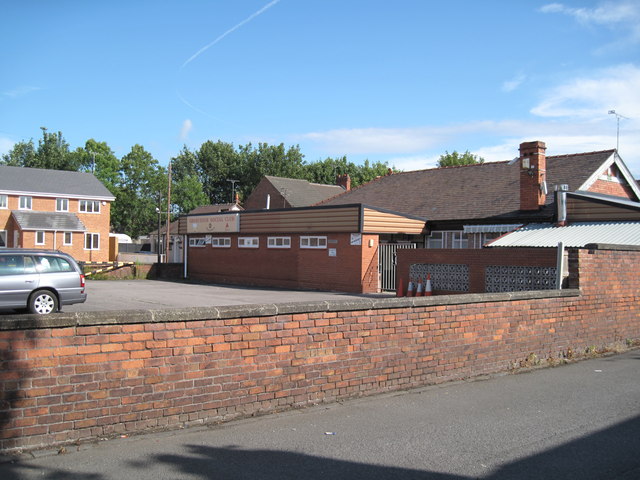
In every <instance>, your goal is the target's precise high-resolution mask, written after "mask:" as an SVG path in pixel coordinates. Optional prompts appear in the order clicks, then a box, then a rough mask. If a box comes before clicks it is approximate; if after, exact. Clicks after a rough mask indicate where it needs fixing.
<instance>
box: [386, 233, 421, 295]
mask: <svg viewBox="0 0 640 480" xmlns="http://www.w3.org/2000/svg"><path fill="white" fill-rule="evenodd" d="M399 248H417V244H415V243H381V244H380V245H379V246H378V274H379V277H380V290H382V291H383V292H395V291H396V263H397V262H396V252H397V251H398V249H399Z"/></svg>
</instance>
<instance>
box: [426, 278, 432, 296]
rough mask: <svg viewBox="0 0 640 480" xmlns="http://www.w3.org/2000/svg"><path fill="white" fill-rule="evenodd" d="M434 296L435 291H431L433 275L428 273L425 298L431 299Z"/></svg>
mask: <svg viewBox="0 0 640 480" xmlns="http://www.w3.org/2000/svg"><path fill="white" fill-rule="evenodd" d="M431 295H433V291H432V289H431V274H430V273H427V284H426V285H425V287H424V296H425V297H430V296H431Z"/></svg>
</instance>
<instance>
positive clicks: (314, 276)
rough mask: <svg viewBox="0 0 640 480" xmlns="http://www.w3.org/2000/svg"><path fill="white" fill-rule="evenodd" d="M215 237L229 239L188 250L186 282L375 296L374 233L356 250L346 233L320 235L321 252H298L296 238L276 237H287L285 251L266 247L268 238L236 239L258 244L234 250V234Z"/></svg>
mask: <svg viewBox="0 0 640 480" xmlns="http://www.w3.org/2000/svg"><path fill="white" fill-rule="evenodd" d="M221 236H224V237H230V238H231V246H230V247H229V248H217V247H216V248H214V247H212V246H211V245H205V246H203V247H190V248H189V253H188V255H189V257H188V263H187V265H188V272H189V273H188V274H189V278H193V279H200V280H205V281H210V282H216V283H228V284H240V285H256V286H267V287H281V288H295V289H310V290H335V291H343V292H354V293H363V292H377V289H378V260H377V258H378V257H377V247H378V240H377V236H376V235H363V236H362V245H360V246H355V245H350V234H327V235H321V236H326V237H327V241H328V245H327V247H328V248H326V249H301V248H300V235H280V236H287V237H291V248H267V237H268V235H241V236H243V237H244V236H253V237H255V236H257V237H259V239H260V246H259V248H238V236H239V235H237V234H231V235H221ZM216 237H217V235H216ZM370 239H371V240H372V241H373V245H372V246H369V240H370ZM330 249H335V250H336V256H335V257H331V256H329V250H330Z"/></svg>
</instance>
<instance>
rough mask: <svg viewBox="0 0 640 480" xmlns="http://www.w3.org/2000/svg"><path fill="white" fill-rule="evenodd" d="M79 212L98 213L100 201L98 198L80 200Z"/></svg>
mask: <svg viewBox="0 0 640 480" xmlns="http://www.w3.org/2000/svg"><path fill="white" fill-rule="evenodd" d="M80 212H82V213H100V202H99V201H98V200H80Z"/></svg>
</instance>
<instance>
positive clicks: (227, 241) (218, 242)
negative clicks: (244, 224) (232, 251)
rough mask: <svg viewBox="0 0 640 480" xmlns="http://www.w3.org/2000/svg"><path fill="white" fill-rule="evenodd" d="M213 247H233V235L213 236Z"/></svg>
mask: <svg viewBox="0 0 640 480" xmlns="http://www.w3.org/2000/svg"><path fill="white" fill-rule="evenodd" d="M211 246H212V247H213V248H231V237H211Z"/></svg>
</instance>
